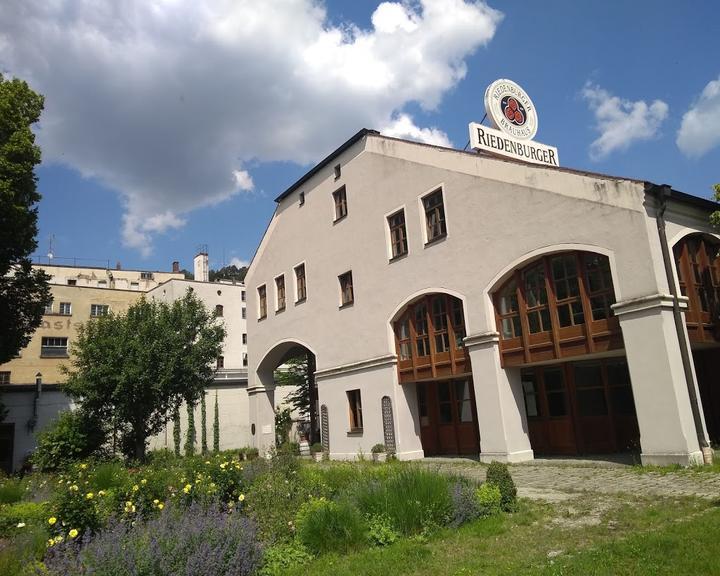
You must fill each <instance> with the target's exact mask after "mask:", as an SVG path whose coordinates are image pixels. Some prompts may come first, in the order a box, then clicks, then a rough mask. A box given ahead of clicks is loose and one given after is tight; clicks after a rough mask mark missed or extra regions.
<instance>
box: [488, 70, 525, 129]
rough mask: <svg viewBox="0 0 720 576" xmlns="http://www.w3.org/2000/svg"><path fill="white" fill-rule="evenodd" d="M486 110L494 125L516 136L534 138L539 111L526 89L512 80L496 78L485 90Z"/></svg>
mask: <svg viewBox="0 0 720 576" xmlns="http://www.w3.org/2000/svg"><path fill="white" fill-rule="evenodd" d="M485 111H486V112H487V115H488V118H490V120H491V121H492V123H493V126H494V127H495V128H497V129H498V130H502V131H503V132H505V134H508V135H510V136H512V137H514V138H518V139H520V140H532V138H533V137H534V136H535V133H536V132H537V124H538V122H537V113H536V112H535V106H534V105H533V102H532V100H530V97H529V96H528V95H527V93H526V92H525V90H523V89H522V88H521V87H520V86H518V85H517V84H515V82H513V81H512V80H506V79H500V80H496V81H495V82H493V83H492V84H490V86H488V88H487V90H485Z"/></svg>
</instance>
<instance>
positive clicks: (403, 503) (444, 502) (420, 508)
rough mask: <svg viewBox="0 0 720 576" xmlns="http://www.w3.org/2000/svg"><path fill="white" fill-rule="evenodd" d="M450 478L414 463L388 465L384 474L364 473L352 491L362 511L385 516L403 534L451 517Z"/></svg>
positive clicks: (438, 524) (447, 520)
mask: <svg viewBox="0 0 720 576" xmlns="http://www.w3.org/2000/svg"><path fill="white" fill-rule="evenodd" d="M450 482H451V480H450V479H449V478H448V477H446V476H443V475H441V474H439V473H438V472H434V471H430V470H424V469H422V468H416V467H401V468H392V472H391V473H389V474H388V475H387V476H386V477H385V478H382V479H378V478H373V477H372V476H371V475H368V476H367V477H366V478H365V480H364V481H363V482H361V483H360V484H359V485H358V487H357V489H356V492H355V500H356V502H357V504H358V508H359V509H360V511H361V512H362V513H363V514H366V515H370V516H384V517H386V518H388V519H389V520H390V521H391V523H392V526H393V528H394V529H395V530H397V531H398V532H399V533H401V534H403V535H406V536H407V535H412V534H420V533H423V532H426V531H427V530H429V529H432V528H433V527H435V526H444V525H446V524H447V523H448V522H449V521H450V520H451V518H452V514H453V503H452V494H451V489H450Z"/></svg>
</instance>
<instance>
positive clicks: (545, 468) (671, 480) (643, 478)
mask: <svg viewBox="0 0 720 576" xmlns="http://www.w3.org/2000/svg"><path fill="white" fill-rule="evenodd" d="M424 462H425V463H426V464H427V465H430V466H438V467H439V468H440V469H441V470H443V471H446V472H451V473H458V474H462V475H466V476H469V477H471V478H475V479H478V480H484V479H485V471H486V470H487V466H483V465H481V464H478V463H477V462H474V461H472V460H466V459H454V458H426V459H425V461H424ZM509 468H510V473H511V474H512V477H513V480H515V484H516V485H517V487H518V495H519V496H523V497H526V498H536V499H542V500H551V501H553V500H564V499H566V498H568V497H571V496H572V495H573V494H577V493H581V492H589V493H601V494H619V493H625V494H637V495H643V496H648V495H651V496H652V495H656V496H670V497H672V496H699V497H701V498H708V499H717V500H718V501H720V473H717V472H695V471H691V470H685V471H678V472H666V473H659V472H638V471H637V470H636V469H634V468H632V467H630V466H627V465H621V464H608V463H598V462H587V461H585V462H582V463H580V462H573V461H567V460H566V461H562V462H557V463H553V462H552V461H545V462H543V463H541V464H535V463H528V464H514V465H511V466H510V467H509Z"/></svg>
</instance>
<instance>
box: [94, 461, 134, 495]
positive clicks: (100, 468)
mask: <svg viewBox="0 0 720 576" xmlns="http://www.w3.org/2000/svg"><path fill="white" fill-rule="evenodd" d="M90 469H91V472H90V475H89V479H88V481H89V483H90V486H91V487H92V488H93V489H94V490H95V491H99V490H111V489H114V488H120V487H121V486H124V485H125V484H126V483H127V482H128V477H129V474H128V471H127V469H126V468H125V466H124V465H123V463H122V462H118V461H117V460H111V461H108V462H100V463H98V464H96V465H94V466H92V465H90Z"/></svg>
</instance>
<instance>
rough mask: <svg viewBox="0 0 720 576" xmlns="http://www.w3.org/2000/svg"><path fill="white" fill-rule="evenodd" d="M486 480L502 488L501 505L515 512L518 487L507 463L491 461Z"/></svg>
mask: <svg viewBox="0 0 720 576" xmlns="http://www.w3.org/2000/svg"><path fill="white" fill-rule="evenodd" d="M485 481H486V482H487V483H488V484H491V485H495V486H497V487H498V489H499V490H500V495H501V503H500V505H501V507H502V509H503V510H504V511H505V512H513V511H514V510H515V509H516V508H517V488H516V487H515V482H513V479H512V476H510V471H509V470H508V467H507V464H503V463H502V462H491V463H490V466H488V469H487V474H486V477H485Z"/></svg>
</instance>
